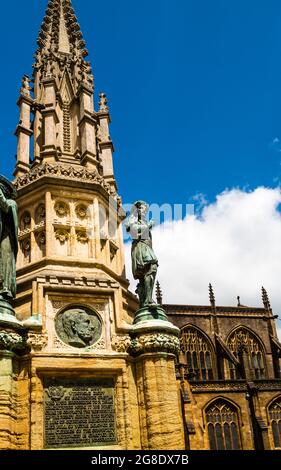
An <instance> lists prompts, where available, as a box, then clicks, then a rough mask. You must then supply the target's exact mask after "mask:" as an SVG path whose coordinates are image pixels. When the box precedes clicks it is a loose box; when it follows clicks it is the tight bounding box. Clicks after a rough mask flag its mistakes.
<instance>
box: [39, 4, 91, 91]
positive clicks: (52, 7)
mask: <svg viewBox="0 0 281 470" xmlns="http://www.w3.org/2000/svg"><path fill="white" fill-rule="evenodd" d="M37 44H38V46H39V48H38V49H37V51H36V54H35V64H34V66H33V67H34V78H35V79H36V76H38V78H39V80H41V79H42V78H47V77H48V78H49V77H51V78H54V79H55V80H57V84H58V85H59V80H60V79H61V77H62V76H63V74H64V71H65V70H66V69H67V70H68V73H69V75H70V78H71V79H72V80H73V84H74V88H75V89H76V91H77V90H78V88H79V86H80V85H81V84H82V83H84V84H86V85H88V86H89V87H90V88H93V75H92V69H91V65H90V63H89V62H87V61H86V60H85V57H86V56H87V55H88V51H87V49H86V44H85V41H84V39H83V35H82V33H81V30H80V26H79V24H78V22H77V17H76V16H75V13H74V10H73V7H72V4H71V0H49V2H48V7H47V10H46V14H45V17H44V20H43V23H42V25H41V29H40V33H39V36H38V40H37ZM35 81H36V80H35Z"/></svg>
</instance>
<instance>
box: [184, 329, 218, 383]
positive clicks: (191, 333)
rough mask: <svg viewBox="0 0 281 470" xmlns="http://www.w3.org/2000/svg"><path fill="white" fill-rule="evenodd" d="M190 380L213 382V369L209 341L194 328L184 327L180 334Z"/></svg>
mask: <svg viewBox="0 0 281 470" xmlns="http://www.w3.org/2000/svg"><path fill="white" fill-rule="evenodd" d="M181 348H182V351H183V352H184V353H185V356H186V363H187V368H188V372H189V374H190V380H213V378H214V367H213V359H212V352H211V351H212V347H211V344H210V341H208V340H207V338H206V337H205V336H204V335H203V334H202V333H201V332H200V331H199V330H197V329H196V328H194V327H186V328H184V329H183V330H182V334H181Z"/></svg>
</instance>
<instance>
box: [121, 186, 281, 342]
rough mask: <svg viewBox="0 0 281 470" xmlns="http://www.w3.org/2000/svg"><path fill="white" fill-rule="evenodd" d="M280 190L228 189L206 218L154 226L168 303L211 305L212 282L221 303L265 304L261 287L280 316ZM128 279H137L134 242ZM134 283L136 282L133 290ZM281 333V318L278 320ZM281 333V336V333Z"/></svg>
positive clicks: (206, 210) (208, 209)
mask: <svg viewBox="0 0 281 470" xmlns="http://www.w3.org/2000/svg"><path fill="white" fill-rule="evenodd" d="M280 203H281V189H280V188H275V189H269V188H264V187H259V188H257V189H256V190H254V191H252V192H245V191H242V190H239V189H233V190H230V191H225V192H224V193H222V194H220V195H219V196H217V199H216V202H215V203H213V204H209V205H206V206H205V207H204V209H203V211H202V213H201V217H198V216H196V215H195V216H189V217H187V218H186V219H185V220H182V221H173V222H166V223H164V224H162V225H160V226H157V227H155V229H154V230H153V247H154V250H155V252H156V254H157V257H158V259H159V270H158V279H159V281H160V283H161V287H162V290H163V295H164V302H165V303H177V304H195V305H208V303H209V299H208V284H209V282H211V283H212V284H213V287H214V291H215V296H216V302H217V305H236V304H237V300H236V297H237V296H238V295H240V297H241V303H242V304H243V305H249V306H253V307H260V306H262V300H261V286H264V287H265V288H266V289H267V291H268V293H269V296H270V299H271V304H272V307H273V310H274V313H275V314H279V315H280V316H281V294H280V285H281V214H280V212H279V211H278V206H279V204H280ZM126 261H127V277H129V279H130V280H131V281H132V276H131V261H130V245H129V244H126ZM134 286H135V282H134V281H132V285H131V289H132V290H133V289H134ZM277 326H278V328H279V336H280V335H281V322H280V321H277ZM280 337H281V336H280Z"/></svg>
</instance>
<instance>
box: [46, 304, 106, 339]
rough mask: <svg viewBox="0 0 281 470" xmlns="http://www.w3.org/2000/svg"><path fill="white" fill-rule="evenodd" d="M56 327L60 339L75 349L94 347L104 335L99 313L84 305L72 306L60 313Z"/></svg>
mask: <svg viewBox="0 0 281 470" xmlns="http://www.w3.org/2000/svg"><path fill="white" fill-rule="evenodd" d="M55 327H56V332H57V334H58V336H59V338H60V339H61V340H62V341H63V342H64V343H65V344H68V345H69V346H72V347H74V348H87V347H89V346H92V345H93V344H94V343H96V342H97V341H98V340H99V339H100V337H101V334H102V322H101V320H100V318H99V316H98V315H97V313H96V312H95V311H94V310H92V309H90V308H89V307H86V306H82V305H71V306H69V307H68V308H66V309H64V310H62V311H61V312H59V313H58V315H57V317H56V319H55Z"/></svg>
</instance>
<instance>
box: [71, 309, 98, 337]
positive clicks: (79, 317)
mask: <svg viewBox="0 0 281 470" xmlns="http://www.w3.org/2000/svg"><path fill="white" fill-rule="evenodd" d="M71 327H72V330H73V332H74V333H75V334H77V335H78V336H79V338H80V339H81V340H83V341H84V342H85V344H88V342H89V341H91V339H92V337H93V332H94V330H95V328H94V326H92V325H91V323H90V319H89V318H88V315H87V314H86V312H84V311H83V310H81V311H79V310H77V312H74V313H73V320H71Z"/></svg>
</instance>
